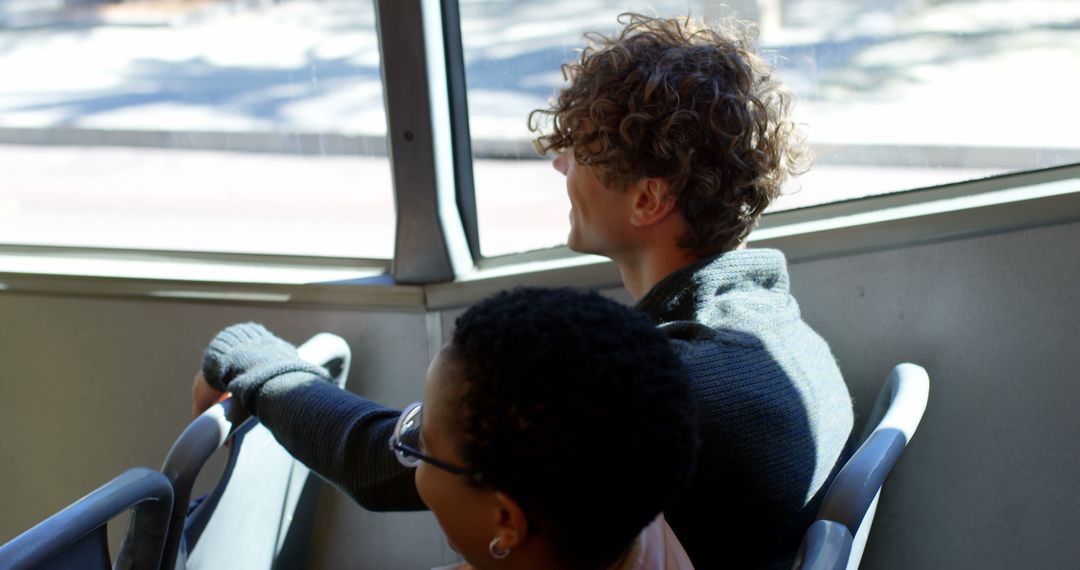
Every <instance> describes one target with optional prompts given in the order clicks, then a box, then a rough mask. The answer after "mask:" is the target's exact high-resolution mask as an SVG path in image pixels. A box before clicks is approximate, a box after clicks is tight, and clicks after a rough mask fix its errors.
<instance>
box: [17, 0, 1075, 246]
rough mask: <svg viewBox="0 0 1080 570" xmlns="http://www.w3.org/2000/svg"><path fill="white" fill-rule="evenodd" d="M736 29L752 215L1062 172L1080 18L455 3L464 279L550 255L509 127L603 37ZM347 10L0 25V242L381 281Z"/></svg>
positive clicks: (365, 85)
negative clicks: (639, 31) (335, 263)
mask: <svg viewBox="0 0 1080 570" xmlns="http://www.w3.org/2000/svg"><path fill="white" fill-rule="evenodd" d="M629 10H635V11H643V12H646V13H659V14H661V15H685V14H687V13H689V14H691V15H693V16H697V17H704V18H707V19H712V18H717V17H721V16H724V15H727V14H730V13H732V11H735V12H736V13H738V14H740V15H741V16H743V17H746V18H749V19H752V20H754V21H755V22H757V23H758V25H759V27H760V44H761V47H762V48H763V49H764V50H765V51H766V52H767V54H768V57H769V58H770V59H771V60H773V61H774V62H775V65H776V67H777V69H778V73H779V75H780V76H781V77H782V78H783V79H784V80H785V81H786V82H787V83H788V84H789V85H790V86H791V87H792V89H793V90H794V91H795V93H796V95H797V97H798V103H797V107H796V110H797V111H796V112H797V117H798V120H799V121H800V122H801V123H802V125H803V128H804V129H805V131H806V133H807V134H808V136H809V140H810V142H811V144H812V146H813V147H814V151H815V155H816V164H815V166H814V168H813V169H812V170H811V171H810V173H808V174H806V175H804V176H802V177H801V178H799V179H798V180H795V181H792V183H791V184H789V186H788V188H787V192H786V195H785V196H784V197H783V198H782V199H781V200H780V201H779V202H778V203H777V204H776V205H775V206H774V210H778V209H788V208H795V207H802V206H807V205H812V204H819V203H826V202H832V201H837V200H845V199H850V198H856V197H861V196H867V195H874V194H882V193H888V192H897V191H902V190H906V189H912V188H919V187H926V186H931V185H936V184H942V183H947V182H955V181H960V180H968V179H972V178H979V177H984V176H988V175H992V174H997V173H1002V172H1012V171H1019V170H1030V169H1035V168H1044V167H1048V166H1055V165H1059V164H1065V163H1072V162H1080V135H1078V134H1077V132H1078V130H1080V105H1077V103H1076V101H1077V100H1080V87H1078V83H1077V79H1076V78H1077V76H1078V73H1080V1H1077V0H732V1H729V2H728V3H727V4H726V5H724V4H721V3H719V2H714V1H713V0H692V1H689V2H687V1H659V2H654V3H652V4H647V5H646V4H635V3H633V2H612V1H601V0H516V1H515V0H461V13H462V31H463V38H464V47H465V57H466V68H467V69H466V75H467V82H468V89H469V92H468V96H469V112H470V130H471V134H472V137H473V150H474V156H475V161H474V172H475V178H476V192H477V207H478V210H479V220H480V228H479V229H480V239H481V249H482V251H483V254H484V255H486V256H490V255H500V254H506V253H512V252H518V251H524V250H529V249H537V248H541V247H548V246H553V245H558V244H560V243H563V242H564V240H565V237H566V231H567V229H568V225H567V212H568V210H569V203H568V201H567V199H566V193H565V183H564V180H563V179H562V177H561V176H560V175H559V174H558V173H557V172H555V171H554V170H553V169H552V168H551V165H550V163H549V162H548V161H547V160H545V159H544V158H543V157H539V156H536V155H535V152H534V151H533V150H532V146H531V142H530V139H531V135H530V133H529V132H528V130H527V128H526V116H527V115H528V112H529V111H530V110H532V109H534V108H537V107H543V106H545V105H546V102H547V100H548V98H550V97H551V96H552V95H553V94H554V93H555V92H556V90H557V89H558V88H559V86H560V85H561V84H562V76H561V74H560V71H559V65H560V63H562V62H564V61H567V60H569V59H572V58H575V57H576V55H577V53H576V50H577V49H578V48H580V47H581V46H582V45H583V43H582V38H581V34H582V33H583V32H584V31H587V30H599V31H613V30H615V29H616V28H617V27H618V23H617V21H616V16H617V14H619V13H621V12H625V11H629ZM385 133H386V119H385V114H384V108H383V94H382V87H381V85H380V70H379V50H378V43H377V38H376V26H375V16H374V6H373V4H372V1H371V0H349V1H345V0H278V1H269V0H128V1H121V2H98V1H93V0H0V243H7V244H36V245H61V246H91V247H118V248H133V249H166V250H184V251H224V252H240V253H274V254H296V255H314V256H342V257H368V258H389V257H390V256H391V255H392V254H393V232H394V215H393V196H392V193H391V176H390V167H389V163H388V159H387V158H386V149H385V140H384V137H385Z"/></svg>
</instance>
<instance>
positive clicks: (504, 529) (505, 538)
mask: <svg viewBox="0 0 1080 570" xmlns="http://www.w3.org/2000/svg"><path fill="white" fill-rule="evenodd" d="M495 501H496V503H498V511H497V513H498V514H497V515H496V516H497V517H498V519H497V520H496V521H495V528H496V535H495V538H496V539H498V540H497V542H495V543H493V545H492V548H497V549H501V550H504V551H511V550H513V549H515V548H517V547H519V546H521V545H522V544H524V543H525V540H526V539H528V538H529V522H528V520H527V519H526V517H525V511H523V510H521V505H518V503H517V501H515V500H514V499H513V498H512V497H511V496H510V495H507V494H506V493H503V492H501V491H496V492H495Z"/></svg>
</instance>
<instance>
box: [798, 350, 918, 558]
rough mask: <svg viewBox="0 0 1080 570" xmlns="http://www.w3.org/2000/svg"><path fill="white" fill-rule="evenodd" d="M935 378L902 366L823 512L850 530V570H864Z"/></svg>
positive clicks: (893, 375) (894, 372)
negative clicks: (888, 487) (885, 499)
mask: <svg viewBox="0 0 1080 570" xmlns="http://www.w3.org/2000/svg"><path fill="white" fill-rule="evenodd" d="M929 392H930V379H929V377H928V376H927V374H926V370H924V369H923V368H922V367H921V366H917V365H915V364H907V363H905V364H899V365H897V366H896V367H895V368H893V370H892V372H891V373H890V374H889V377H888V379H887V380H886V381H885V385H884V386H883V387H882V389H881V392H880V393H879V395H878V399H877V402H876V403H875V404H874V408H873V410H872V411H871V412H870V416H869V418H868V419H867V424H866V428H865V429H864V431H863V439H862V445H860V446H859V449H858V450H857V451H856V452H855V454H854V455H852V456H851V459H849V460H848V462H847V463H846V464H845V465H844V467H843V469H841V470H840V473H838V474H837V476H836V479H835V480H833V482H832V485H830V486H829V491H828V492H827V493H826V494H825V498H824V500H823V501H822V503H821V508H820V509H819V510H818V516H817V519H818V520H827V521H834V522H838V523H840V524H842V525H844V526H845V527H846V528H847V529H848V532H849V533H851V536H852V546H851V552H850V554H849V558H848V564H847V568H850V569H854V568H858V566H859V562H860V560H862V553H863V549H864V547H865V546H866V539H867V537H868V536H869V533H870V526H871V524H872V523H873V520H874V513H875V512H876V511H877V502H878V496H879V495H880V492H881V486H882V484H884V482H885V479H886V477H888V476H889V472H890V471H892V468H893V466H894V465H896V461H897V460H898V459H899V458H900V454H901V453H903V451H904V448H905V447H906V446H907V444H908V442H909V441H911V437H912V436H913V435H914V434H915V430H916V429H917V428H918V427H919V422H920V421H921V420H922V416H923V412H925V411H926V402H927V397H928V396H929Z"/></svg>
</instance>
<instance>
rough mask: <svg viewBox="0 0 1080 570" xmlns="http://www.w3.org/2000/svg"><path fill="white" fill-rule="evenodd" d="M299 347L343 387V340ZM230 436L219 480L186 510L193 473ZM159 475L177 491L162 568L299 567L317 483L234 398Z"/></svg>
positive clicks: (321, 337) (197, 426)
mask: <svg viewBox="0 0 1080 570" xmlns="http://www.w3.org/2000/svg"><path fill="white" fill-rule="evenodd" d="M298 351H299V353H300V356H301V357H302V358H303V359H305V360H307V361H309V362H312V363H314V364H318V365H320V366H323V367H324V368H326V369H327V370H328V371H329V372H330V375H331V377H332V378H333V379H334V380H335V382H336V383H337V384H338V386H339V387H342V388H344V386H345V380H346V376H347V375H348V371H349V364H350V360H351V357H350V352H349V346H348V344H347V343H346V342H345V340H344V339H342V338H341V337H338V336H335V335H331V334H327V333H320V334H318V335H315V336H314V337H312V338H311V339H310V340H308V341H307V342H306V343H304V344H303V345H301V346H300V347H299V348H298ZM229 437H231V438H232V446H231V448H230V454H229V458H228V461H227V462H226V466H225V471H224V473H223V474H222V476H221V479H220V480H219V481H218V483H217V484H216V486H215V487H214V489H213V490H212V491H211V492H210V494H209V495H208V496H207V497H206V498H205V499H204V500H203V501H202V502H200V503H199V504H198V506H196V507H195V508H194V509H193V510H191V512H190V513H189V512H188V510H189V503H190V500H191V492H192V486H193V485H194V483H195V478H196V477H197V475H198V474H199V471H200V470H201V469H202V467H203V465H204V464H205V463H206V461H207V459H209V457H210V456H211V455H212V454H213V453H214V451H216V450H217V449H218V448H219V447H220V446H221V445H222V444H223V443H224V442H225V441H226V440H227V439H228V438H229ZM162 472H164V473H165V475H167V476H168V478H169V479H170V480H171V481H172V483H173V487H174V490H175V494H176V503H175V505H174V506H173V510H172V526H171V527H170V531H169V537H168V541H167V542H166V545H165V554H164V560H163V562H162V566H161V567H162V569H163V570H173V569H174V568H176V569H211V568H229V569H230V570H244V569H247V568H251V569H256V568H257V569H261V570H267V569H269V568H274V567H302V566H303V556H305V555H306V551H307V543H308V539H309V537H310V531H311V526H312V525H313V523H314V521H313V518H314V501H315V498H316V497H315V496H314V491H315V490H316V489H317V482H316V480H315V478H311V479H310V480H309V478H308V474H309V471H308V469H307V467H305V466H304V465H303V464H302V463H300V462H299V461H297V460H295V459H293V458H292V456H290V455H289V454H288V452H286V451H285V449H284V448H282V447H281V445H280V444H278V442H277V441H276V440H275V439H274V437H273V435H271V434H270V432H269V431H268V430H267V429H266V428H265V427H264V426H262V425H261V424H259V423H258V421H257V420H256V418H253V417H248V416H247V414H246V413H245V412H244V411H243V409H242V408H241V406H239V405H238V404H237V403H235V402H234V401H233V400H231V399H229V400H225V401H224V402H221V403H219V404H216V405H214V406H212V407H211V408H210V409H209V410H207V411H206V412H204V413H203V414H202V415H201V416H199V417H198V418H196V419H195V420H194V421H193V422H192V423H191V424H190V425H189V426H188V427H187V429H185V430H184V432H183V433H182V434H181V435H180V437H179V438H178V439H177V440H176V443H174V444H173V447H172V449H171V450H169V454H168V456H167V457H166V459H165V464H164V466H163V467H162ZM233 483H236V484H235V485H234V484H233ZM301 499H303V500H301Z"/></svg>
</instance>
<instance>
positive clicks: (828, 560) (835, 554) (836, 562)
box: [795, 520, 851, 570]
mask: <svg viewBox="0 0 1080 570" xmlns="http://www.w3.org/2000/svg"><path fill="white" fill-rule="evenodd" d="M850 556H851V533H850V532H848V529H847V527H846V526H844V525H842V524H840V523H838V522H835V521H827V520H818V521H814V524H812V525H810V528H809V529H807V530H806V536H805V537H803V543H802V546H801V547H800V548H799V557H798V561H797V562H796V563H795V567H796V568H799V569H800V570H845V568H847V565H848V559H849V557H850Z"/></svg>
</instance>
